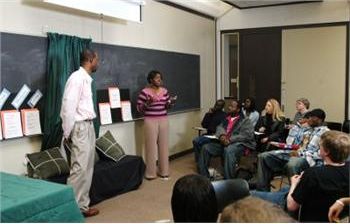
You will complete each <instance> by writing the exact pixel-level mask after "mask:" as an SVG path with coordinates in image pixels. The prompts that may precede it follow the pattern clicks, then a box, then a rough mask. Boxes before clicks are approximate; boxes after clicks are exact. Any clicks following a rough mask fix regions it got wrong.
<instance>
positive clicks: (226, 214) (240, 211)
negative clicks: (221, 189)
mask: <svg viewBox="0 0 350 224" xmlns="http://www.w3.org/2000/svg"><path fill="white" fill-rule="evenodd" d="M220 222H238V223H245V222H264V223H271V222H273V223H275V222H283V223H290V222H295V220H294V219H292V218H291V217H290V216H289V215H288V214H287V213H285V212H284V211H283V209H282V208H280V207H278V205H275V204H272V203H271V202H268V201H265V200H262V199H260V198H257V197H253V196H249V197H245V198H243V199H241V200H238V201H236V202H234V203H232V204H230V205H228V206H226V208H225V209H224V210H223V212H222V213H221V218H220Z"/></svg>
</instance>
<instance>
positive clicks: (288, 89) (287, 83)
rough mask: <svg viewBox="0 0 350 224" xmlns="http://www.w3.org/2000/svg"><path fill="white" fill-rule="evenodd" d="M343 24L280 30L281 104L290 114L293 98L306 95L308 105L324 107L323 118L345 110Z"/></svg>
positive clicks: (333, 118)
mask: <svg viewBox="0 0 350 224" xmlns="http://www.w3.org/2000/svg"><path fill="white" fill-rule="evenodd" d="M345 68H346V26H334V27H322V28H303V29H291V30H284V31H283V32H282V96H283V97H282V99H284V100H282V104H284V106H285V113H286V115H287V116H288V117H290V118H293V117H294V114H295V100H296V99H298V98H300V97H306V98H307V99H309V100H310V102H311V108H322V109H324V110H325V111H326V114H327V118H326V120H327V121H333V122H341V123H342V122H343V120H344V114H345V105H344V102H345Z"/></svg>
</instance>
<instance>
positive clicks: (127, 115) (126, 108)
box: [121, 101, 132, 121]
mask: <svg viewBox="0 0 350 224" xmlns="http://www.w3.org/2000/svg"><path fill="white" fill-rule="evenodd" d="M121 106H122V119H123V121H131V120H132V114H131V103H130V101H122V102H121Z"/></svg>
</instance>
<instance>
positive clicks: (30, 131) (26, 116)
mask: <svg viewBox="0 0 350 224" xmlns="http://www.w3.org/2000/svg"><path fill="white" fill-rule="evenodd" d="M21 116H22V128H23V134H24V135H26V136H28V135H38V134H41V125H40V113H39V110H38V109H23V110H21Z"/></svg>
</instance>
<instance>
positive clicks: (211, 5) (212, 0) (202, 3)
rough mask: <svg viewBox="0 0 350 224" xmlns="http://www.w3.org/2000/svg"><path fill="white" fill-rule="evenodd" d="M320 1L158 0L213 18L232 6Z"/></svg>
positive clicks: (243, 6) (250, 6)
mask: <svg viewBox="0 0 350 224" xmlns="http://www.w3.org/2000/svg"><path fill="white" fill-rule="evenodd" d="M320 1H322V0H260V1H257V0H165V1H164V0H160V2H164V3H165V2H170V3H173V4H175V5H178V6H180V7H184V8H187V9H190V10H194V11H196V12H199V13H202V14H205V15H208V16H210V17H213V18H218V17H221V16H222V15H224V14H225V13H226V12H228V11H230V10H231V9H232V8H238V9H246V8H257V7H268V6H278V5H288V4H301V3H312V2H320Z"/></svg>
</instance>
